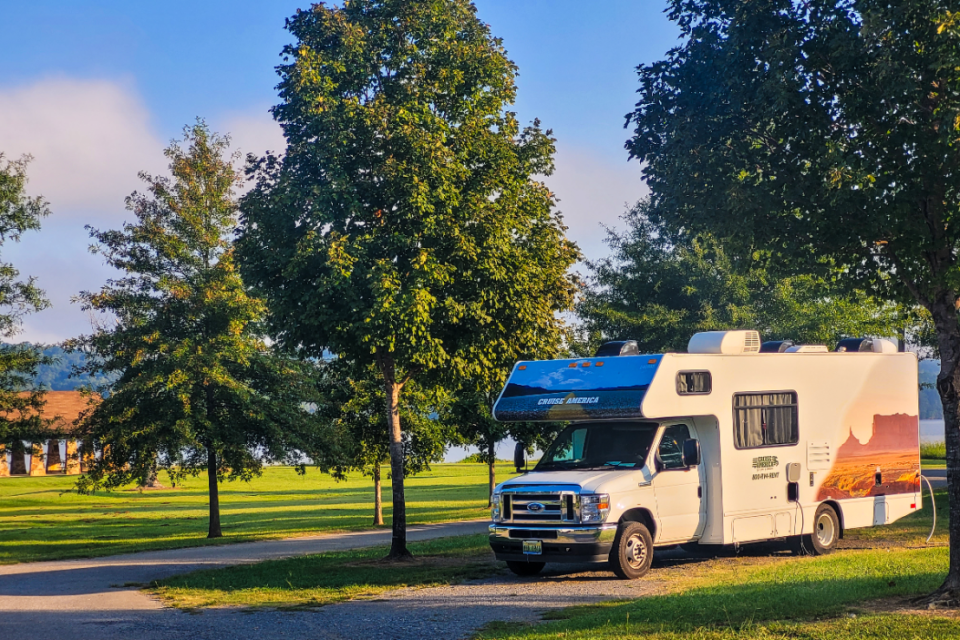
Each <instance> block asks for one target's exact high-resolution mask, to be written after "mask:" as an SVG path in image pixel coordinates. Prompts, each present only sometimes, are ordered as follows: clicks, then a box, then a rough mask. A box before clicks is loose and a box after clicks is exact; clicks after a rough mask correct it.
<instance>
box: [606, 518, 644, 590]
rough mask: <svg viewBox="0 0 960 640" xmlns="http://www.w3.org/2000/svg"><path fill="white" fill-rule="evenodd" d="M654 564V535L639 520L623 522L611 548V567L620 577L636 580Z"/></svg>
mask: <svg viewBox="0 0 960 640" xmlns="http://www.w3.org/2000/svg"><path fill="white" fill-rule="evenodd" d="M651 564H653V536H651V535H650V530H649V529H647V527H646V526H644V525H642V524H640V523H639V522H623V523H621V524H620V527H619V528H618V529H617V536H616V537H615V538H614V539H613V549H611V550H610V568H611V569H612V570H613V572H614V573H615V574H617V577H618V578H622V579H623V580H635V579H637V578H639V577H640V576H642V575H643V574H645V573H646V572H647V571H649V570H650V565H651Z"/></svg>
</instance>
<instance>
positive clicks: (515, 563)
mask: <svg viewBox="0 0 960 640" xmlns="http://www.w3.org/2000/svg"><path fill="white" fill-rule="evenodd" d="M545 564H546V563H545V562H525V561H523V560H507V568H509V569H510V571H513V572H514V573H515V574H516V575H518V576H535V575H537V574H538V573H540V572H541V571H543V567H544V565H545Z"/></svg>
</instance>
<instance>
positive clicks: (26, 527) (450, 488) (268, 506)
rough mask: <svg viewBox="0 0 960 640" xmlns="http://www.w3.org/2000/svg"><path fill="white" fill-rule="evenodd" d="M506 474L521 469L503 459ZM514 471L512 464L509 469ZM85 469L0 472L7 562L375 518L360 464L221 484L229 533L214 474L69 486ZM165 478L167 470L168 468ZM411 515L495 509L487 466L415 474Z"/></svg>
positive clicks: (456, 516)
mask: <svg viewBox="0 0 960 640" xmlns="http://www.w3.org/2000/svg"><path fill="white" fill-rule="evenodd" d="M501 471H502V472H503V479H505V478H506V477H508V475H507V472H512V471H513V470H512V469H511V468H509V467H502V468H501ZM510 475H512V473H511V474H510ZM75 480H76V477H65V476H48V477H35V478H2V479H0V564H10V563H15V562H29V561H34V560H54V559H62V558H77V557H89V556H103V555H110V554H116V553H128V552H131V551H143V550H148V549H168V548H174V547H192V546H200V545H205V544H224V543H231V542H241V541H248V540H264V539H268V538H281V537H288V536H298V535H309V534H315V533H318V532H329V531H343V530H351V529H364V528H369V527H370V523H371V522H372V520H373V515H372V514H373V482H372V481H371V480H370V478H366V477H363V476H361V475H360V474H355V475H351V476H350V478H349V479H348V480H347V481H346V482H336V481H334V480H333V479H332V478H330V477H329V476H326V475H323V474H321V473H318V472H317V471H315V470H312V469H309V470H308V471H307V474H306V475H305V476H298V475H297V474H296V472H295V471H294V470H293V469H292V468H290V467H271V468H268V469H266V470H265V471H264V474H263V476H262V477H260V478H258V479H255V480H253V481H252V482H249V483H245V482H226V483H224V484H222V485H221V487H220V508H221V519H222V525H223V533H224V537H223V538H219V539H216V540H212V541H209V540H207V539H206V537H205V536H206V534H207V491H206V486H207V477H206V475H200V476H198V477H196V478H192V479H189V480H187V481H186V482H185V483H183V484H182V485H178V486H177V488H176V489H169V490H155V491H144V492H143V493H141V492H139V491H137V490H126V491H113V492H109V493H108V492H101V493H97V494H95V495H93V496H80V495H77V494H75V493H70V492H69V491H70V488H71V487H72V486H73V483H74V482H75ZM160 480H161V482H164V483H165V484H166V483H167V482H166V478H165V477H164V476H163V475H161V478H160ZM406 490H407V522H408V523H410V524H424V523H430V522H445V521H453V520H469V519H475V518H483V517H486V516H487V515H488V513H489V512H488V511H487V508H486V504H487V469H486V467H485V466H483V465H479V464H438V465H434V467H433V469H432V470H431V471H430V472H427V473H423V474H421V475H419V476H415V477H412V478H408V479H407V481H406ZM389 503H390V485H389V481H385V483H384V519H385V521H386V524H387V526H389V525H390V512H391V509H390V507H389Z"/></svg>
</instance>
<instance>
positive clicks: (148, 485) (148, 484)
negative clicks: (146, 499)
mask: <svg viewBox="0 0 960 640" xmlns="http://www.w3.org/2000/svg"><path fill="white" fill-rule="evenodd" d="M140 488H141V489H165V488H166V487H164V486H163V485H162V484H160V480H159V478H158V477H157V463H156V462H154V463H153V464H152V465H150V472H149V473H147V477H146V479H145V480H144V482H143V484H142V485H140Z"/></svg>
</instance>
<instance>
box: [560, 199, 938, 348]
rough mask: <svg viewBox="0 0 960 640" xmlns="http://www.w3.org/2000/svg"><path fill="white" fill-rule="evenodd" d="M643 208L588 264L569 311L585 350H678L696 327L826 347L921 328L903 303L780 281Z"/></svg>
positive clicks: (828, 284) (824, 283) (797, 279)
mask: <svg viewBox="0 0 960 640" xmlns="http://www.w3.org/2000/svg"><path fill="white" fill-rule="evenodd" d="M649 209H650V203H649V201H641V202H639V203H637V204H636V206H634V207H633V208H632V209H631V210H630V211H629V212H628V213H627V214H626V215H625V216H624V221H625V222H626V229H625V230H624V231H622V232H617V231H614V230H610V231H609V233H608V238H607V244H608V245H609V247H610V250H611V253H610V256H608V257H606V258H603V259H600V260H597V261H595V262H590V263H589V266H590V268H591V270H592V274H593V275H592V278H591V280H590V286H589V287H588V288H587V289H586V290H585V291H584V293H583V296H582V297H581V299H580V301H579V303H578V307H577V313H578V315H579V316H580V317H581V318H583V320H584V323H583V330H584V333H585V334H586V336H584V337H586V338H587V340H588V342H589V343H590V346H591V347H594V348H595V347H596V346H597V344H596V343H599V342H601V341H604V340H624V339H633V340H636V341H637V344H638V346H639V347H640V350H641V351H642V352H644V353H659V352H661V351H684V350H685V349H686V345H687V341H689V339H690V336H692V335H693V334H694V333H697V332H699V331H717V330H723V329H729V328H731V327H750V328H755V329H757V330H758V331H760V334H761V335H762V336H763V337H764V338H765V339H770V340H793V341H794V342H796V343H797V344H825V345H828V347H830V348H833V345H835V344H836V343H837V341H838V340H840V339H842V338H846V337H850V336H867V335H873V336H887V337H899V336H901V335H904V334H911V335H912V333H913V330H914V327H915V326H916V325H917V323H918V322H920V319H919V318H917V313H915V312H912V310H911V309H910V307H907V306H904V305H897V304H893V303H889V302H883V301H880V300H876V299H874V298H871V297H870V296H868V295H866V294H865V293H863V292H860V291H848V290H845V289H844V288H841V287H839V286H837V285H836V284H835V283H834V282H832V281H828V280H826V279H825V278H823V277H818V276H815V275H809V274H802V275H793V276H787V277H780V276H779V275H777V274H775V273H771V272H770V271H769V270H768V269H767V268H765V261H763V260H757V259H755V258H753V256H747V257H746V258H743V257H738V256H736V255H731V254H730V253H728V252H727V251H726V250H725V249H724V246H723V244H722V243H721V242H720V241H718V240H717V239H716V238H715V237H713V236H711V235H710V234H708V233H702V234H700V235H697V236H694V237H691V236H690V235H688V234H685V233H671V232H670V230H669V228H667V226H666V224H665V223H664V222H663V221H662V220H651V218H650V217H649V216H648V211H649ZM585 350H586V351H589V352H590V353H592V352H593V350H594V349H593V348H587V349H585Z"/></svg>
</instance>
